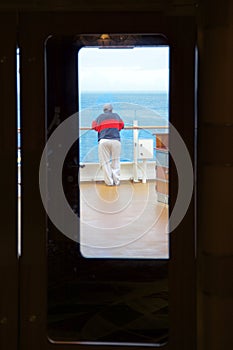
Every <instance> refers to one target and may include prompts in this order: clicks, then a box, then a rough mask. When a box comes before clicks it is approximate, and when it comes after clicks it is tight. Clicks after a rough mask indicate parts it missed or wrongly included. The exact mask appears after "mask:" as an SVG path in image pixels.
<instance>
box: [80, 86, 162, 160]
mask: <svg viewBox="0 0 233 350" xmlns="http://www.w3.org/2000/svg"><path fill="white" fill-rule="evenodd" d="M105 103H111V104H112V105H113V112H115V113H118V114H119V115H120V117H121V118H122V120H123V121H124V124H125V126H133V124H134V121H137V123H138V125H139V126H140V127H141V128H142V129H140V130H139V131H138V138H139V139H145V138H146V139H152V140H153V143H154V146H155V140H156V136H155V133H156V132H165V131H166V129H156V126H161V125H162V126H167V125H168V115H169V105H168V93H167V92H163V91H157V92H145V91H143V92H138V91H137V92H128V91H127V92H82V93H81V94H80V96H79V124H80V127H91V124H92V121H93V120H94V119H95V118H96V117H97V116H98V115H99V114H101V113H102V112H103V105H104V104H105ZM146 126H154V128H153V129H146ZM120 134H121V143H122V151H121V161H122V162H124V161H132V160H133V130H128V129H123V130H122V131H121V133H120ZM79 144H80V162H81V163H82V162H83V163H87V162H98V140H97V132H96V131H94V130H81V132H80V137H79ZM154 148H155V147H154ZM155 156H156V153H155V151H154V158H155Z"/></svg>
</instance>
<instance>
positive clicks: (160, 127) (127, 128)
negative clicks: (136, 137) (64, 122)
mask: <svg viewBox="0 0 233 350" xmlns="http://www.w3.org/2000/svg"><path fill="white" fill-rule="evenodd" d="M79 129H80V130H93V129H92V128H91V127H89V126H81V127H80V128H79ZM124 129H126V130H138V129H169V126H168V125H142V126H139V125H137V126H133V125H132V126H125V127H124Z"/></svg>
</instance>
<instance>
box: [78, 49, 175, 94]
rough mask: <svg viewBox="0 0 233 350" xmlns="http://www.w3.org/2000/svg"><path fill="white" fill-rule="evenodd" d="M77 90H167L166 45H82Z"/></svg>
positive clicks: (167, 65) (167, 50) (167, 54)
mask: <svg viewBox="0 0 233 350" xmlns="http://www.w3.org/2000/svg"><path fill="white" fill-rule="evenodd" d="M78 68H79V89H80V90H81V91H125V90H126V91H168V79H169V49H168V47H143V48H139V47H137V48H134V49H98V48H86V47H85V48H82V49H81V50H80V51H79V55H78Z"/></svg>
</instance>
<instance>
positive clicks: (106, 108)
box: [103, 103, 113, 112]
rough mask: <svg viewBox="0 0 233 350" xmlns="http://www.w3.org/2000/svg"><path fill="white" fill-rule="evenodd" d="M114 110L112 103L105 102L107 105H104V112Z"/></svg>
mask: <svg viewBox="0 0 233 350" xmlns="http://www.w3.org/2000/svg"><path fill="white" fill-rule="evenodd" d="M112 110H113V108H112V105H111V103H105V105H104V107H103V111H104V112H107V111H109V112H111V111H112Z"/></svg>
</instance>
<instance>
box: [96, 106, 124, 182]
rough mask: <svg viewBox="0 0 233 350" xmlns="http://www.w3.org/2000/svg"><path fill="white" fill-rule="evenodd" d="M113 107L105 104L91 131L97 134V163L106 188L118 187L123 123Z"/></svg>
mask: <svg viewBox="0 0 233 350" xmlns="http://www.w3.org/2000/svg"><path fill="white" fill-rule="evenodd" d="M112 110H113V107H112V105H111V104H110V103H107V104H105V105H104V107H103V112H104V113H102V114H100V115H99V116H98V117H97V118H96V119H95V120H94V121H93V122H92V129H94V130H95V131H97V132H98V152H99V161H100V165H101V167H102V169H103V173H104V181H105V183H106V185H108V186H114V185H116V186H118V185H120V153H121V140H120V130H121V129H123V128H124V122H123V121H122V119H121V118H120V116H119V115H118V114H117V113H113V112H112Z"/></svg>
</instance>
